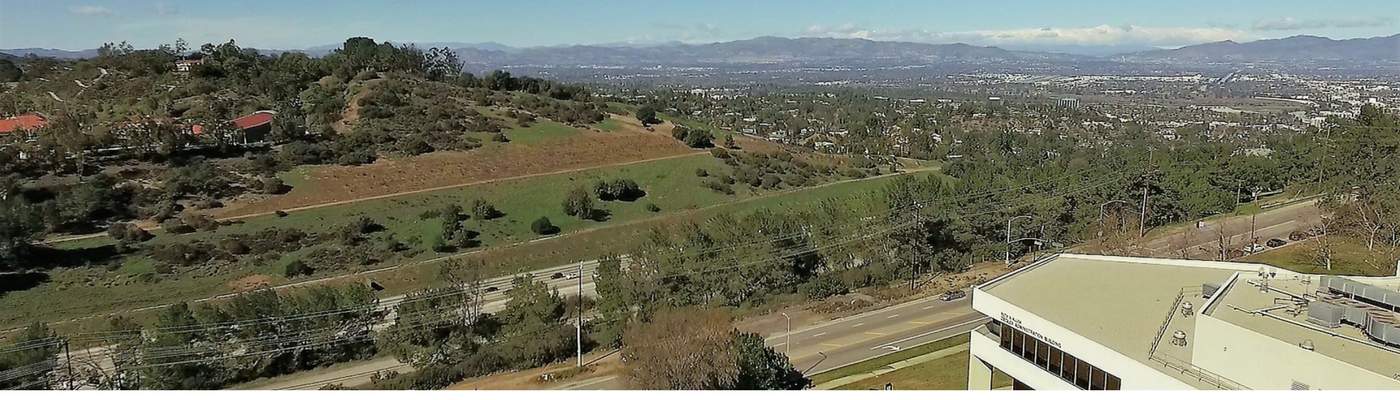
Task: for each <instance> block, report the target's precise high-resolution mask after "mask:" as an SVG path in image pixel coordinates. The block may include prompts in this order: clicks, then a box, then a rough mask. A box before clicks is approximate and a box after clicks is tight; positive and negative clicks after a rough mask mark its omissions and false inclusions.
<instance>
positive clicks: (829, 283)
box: [802, 275, 851, 300]
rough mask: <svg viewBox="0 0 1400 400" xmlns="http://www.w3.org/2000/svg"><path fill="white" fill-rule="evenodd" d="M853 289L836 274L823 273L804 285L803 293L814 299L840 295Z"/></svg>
mask: <svg viewBox="0 0 1400 400" xmlns="http://www.w3.org/2000/svg"><path fill="white" fill-rule="evenodd" d="M850 291H851V288H850V287H847V286H846V283H845V282H842V281H841V279H840V278H837V277H836V276H834V275H821V276H818V277H817V279H815V280H812V281H811V282H809V283H807V284H806V285H804V286H803V287H802V294H804V295H806V296H807V298H809V299H813V300H820V299H825V298H827V297H831V296H839V295H843V294H846V293H849V292H850Z"/></svg>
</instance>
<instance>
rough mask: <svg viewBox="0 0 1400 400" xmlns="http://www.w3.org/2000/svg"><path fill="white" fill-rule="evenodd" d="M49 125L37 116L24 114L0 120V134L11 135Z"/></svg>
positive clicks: (40, 116)
mask: <svg viewBox="0 0 1400 400" xmlns="http://www.w3.org/2000/svg"><path fill="white" fill-rule="evenodd" d="M48 124H49V120H47V119H44V116H42V115H39V114H33V113H30V114H24V115H19V116H16V117H12V118H6V119H0V133H11V132H15V131H32V130H35V129H39V128H43V127H44V126H45V125H48Z"/></svg>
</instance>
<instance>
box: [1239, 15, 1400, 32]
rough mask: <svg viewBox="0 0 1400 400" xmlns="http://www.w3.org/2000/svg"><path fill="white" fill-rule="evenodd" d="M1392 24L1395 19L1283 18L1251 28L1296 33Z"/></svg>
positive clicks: (1264, 21) (1262, 21)
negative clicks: (1304, 30)
mask: <svg viewBox="0 0 1400 400" xmlns="http://www.w3.org/2000/svg"><path fill="white" fill-rule="evenodd" d="M1394 23H1395V18H1394V17H1388V16H1375V17H1352V18H1320V19H1298V18H1293V17H1283V18H1276V19H1265V20H1259V21H1256V22H1255V23H1254V26H1253V27H1252V28H1253V29H1254V30H1256V31H1296V30H1303V29H1326V28H1378V27H1386V26H1390V25H1393V24H1394Z"/></svg>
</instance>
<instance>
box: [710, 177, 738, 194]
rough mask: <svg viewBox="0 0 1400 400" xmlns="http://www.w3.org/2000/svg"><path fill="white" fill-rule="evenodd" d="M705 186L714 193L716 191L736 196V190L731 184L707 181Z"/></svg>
mask: <svg viewBox="0 0 1400 400" xmlns="http://www.w3.org/2000/svg"><path fill="white" fill-rule="evenodd" d="M704 185H705V187H707V188H710V190H713V191H716V192H719V193H724V194H734V188H733V187H732V186H730V185H729V184H727V183H724V182H720V181H713V180H710V181H705V183H704Z"/></svg>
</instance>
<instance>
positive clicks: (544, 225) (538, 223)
mask: <svg viewBox="0 0 1400 400" xmlns="http://www.w3.org/2000/svg"><path fill="white" fill-rule="evenodd" d="M530 231H533V232H535V234H537V235H553V234H556V233H559V227H557V226H554V224H553V223H551V222H549V217H540V218H539V219H536V220H535V222H531V223H530Z"/></svg>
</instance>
